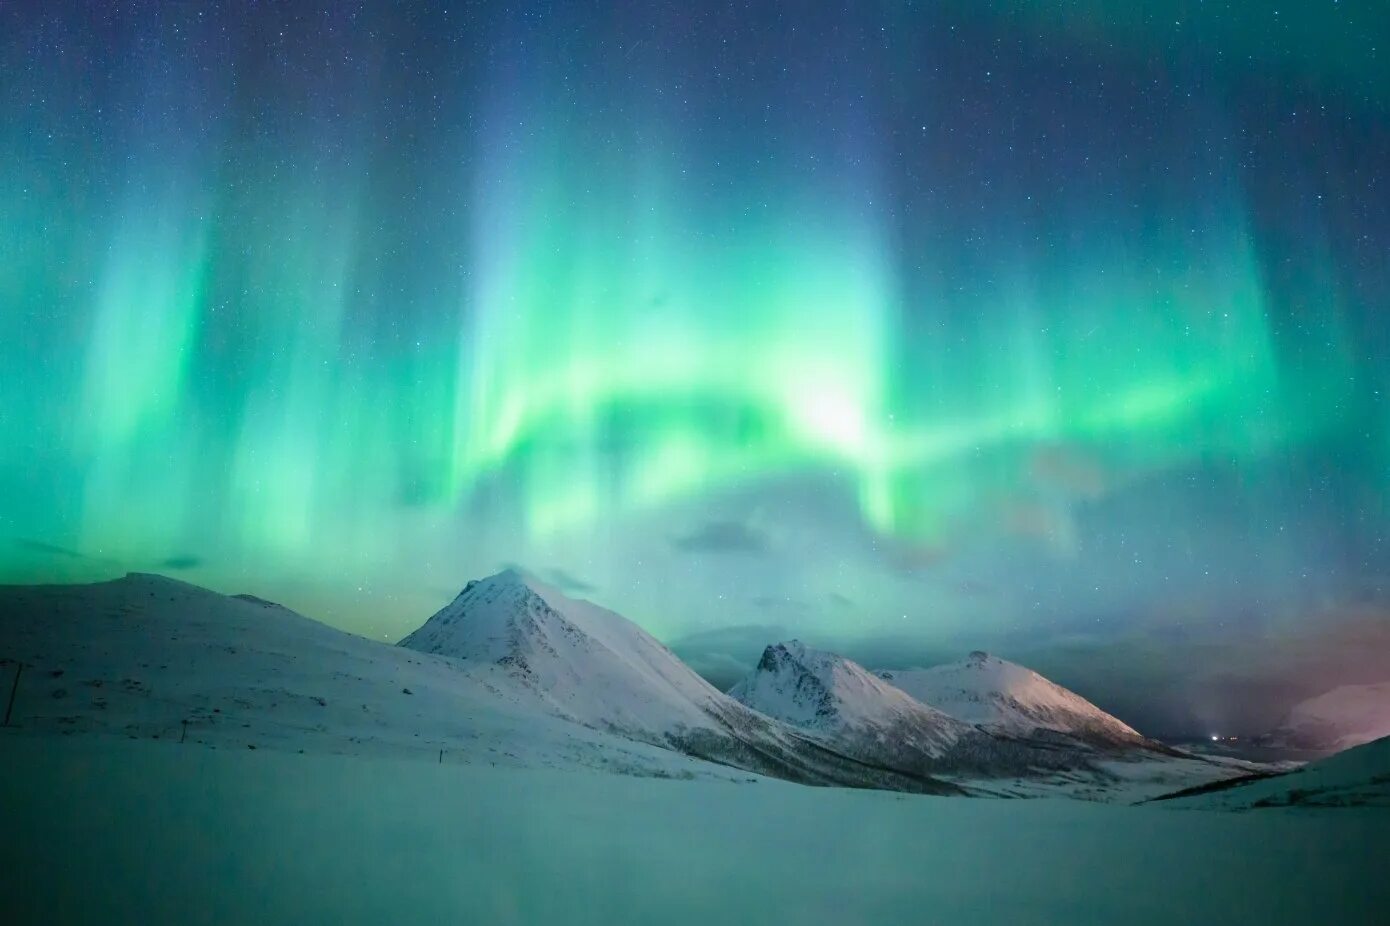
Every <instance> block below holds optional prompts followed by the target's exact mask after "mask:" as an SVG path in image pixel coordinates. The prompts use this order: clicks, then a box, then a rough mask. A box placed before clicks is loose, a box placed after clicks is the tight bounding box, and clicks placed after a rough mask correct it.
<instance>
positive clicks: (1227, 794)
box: [1165, 736, 1390, 859]
mask: <svg viewBox="0 0 1390 926" xmlns="http://www.w3.org/2000/svg"><path fill="white" fill-rule="evenodd" d="M1165 803H1167V804H1168V805H1169V806H1172V807H1182V808H1194V809H1222V810H1255V809H1261V808H1269V807H1302V808H1308V807H1326V808H1331V807H1339V808H1355V807H1378V808H1384V809H1387V810H1390V736H1388V737H1384V738H1382V739H1378V740H1376V741H1375V742H1372V743H1365V744H1363V745H1360V746H1355V747H1353V748H1351V749H1348V750H1346V751H1345V752H1340V753H1338V754H1337V755H1335V756H1331V757H1329V758H1326V759H1322V760H1320V761H1318V762H1312V763H1309V764H1308V765H1305V766H1304V767H1303V768H1301V769H1298V770H1297V771H1293V772H1289V773H1287V774H1284V775H1275V776H1273V777H1269V778H1261V779H1259V780H1257V781H1251V782H1248V783H1244V784H1239V785H1233V786H1231V787H1226V788H1219V789H1214V790H1211V791H1210V792H1208V793H1205V794H1196V795H1192V796H1190V797H1179V798H1174V799H1173V800H1171V801H1166V802H1165ZM1387 822H1388V823H1390V821H1387ZM1387 832H1388V833H1390V831H1387ZM1386 838H1387V839H1390V835H1387V837H1386ZM1381 856H1382V859H1384V858H1385V851H1384V849H1383V848H1382V851H1381Z"/></svg>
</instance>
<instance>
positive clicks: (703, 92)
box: [0, 0, 1390, 724]
mask: <svg viewBox="0 0 1390 926" xmlns="http://www.w3.org/2000/svg"><path fill="white" fill-rule="evenodd" d="M1111 6H1113V4H1101V3H1099V2H1098V0H1097V2H1085V0H1083V2H1072V3H1061V2H1041V3H1028V4H1025V3H1013V4H1010V3H1003V2H978V3H961V2H941V3H920V4H914V3H902V2H896V3H869V4H856V5H850V6H848V7H838V6H836V7H833V8H832V7H829V6H825V5H821V4H780V3H760V4H753V5H751V6H745V5H726V4H722V3H715V4H699V3H695V4H689V3H660V2H659V3H650V4H646V3H643V4H630V5H627V4H625V5H606V4H594V3H569V4H556V5H549V4H500V3H498V4H493V3H471V4H458V5H453V4H438V5H427V4H409V5H390V4H385V3H334V4H329V5H327V6H326V7H325V6H318V5H312V4H308V3H288V2H287V3H254V4H253V3H246V4H189V5H184V4H159V3H126V4H110V5H104V4H103V5H93V4H76V3H55V4H23V3H20V4H5V5H0V68H3V74H4V75H5V80H4V81H3V83H0V164H3V165H4V169H3V170H2V171H0V370H2V371H3V373H2V374H0V579H3V580H4V581H15V582H35V581H71V580H86V579H95V578H105V577H109V576H111V575H114V574H119V573H120V572H122V571H125V570H127V569H141V570H149V571H161V572H166V573H169V574H171V575H176V576H178V577H181V578H187V579H188V580H190V581H195V582H198V583H200V584H204V585H208V586H210V587H213V588H217V589H221V590H226V591H249V592H254V593H255V594H258V595H260V596H262V597H265V598H271V599H274V600H278V601H283V602H285V603H286V604H288V605H290V606H293V607H295V608H297V609H299V610H302V611H304V612H305V613H307V614H309V615H311V616H314V617H317V618H319V619H322V620H325V621H328V622H330V623H334V624H336V625H339V626H342V627H345V628H347V629H351V630H355V631H358V632H362V633H365V634H369V635H372V636H376V637H383V636H384V637H388V638H390V639H396V638H398V637H400V636H401V635H403V634H404V633H406V632H407V631H409V630H410V629H413V627H415V626H416V625H417V624H418V623H419V622H420V621H421V620H423V618H424V617H425V616H426V615H427V614H429V613H430V612H431V611H432V610H433V609H434V608H436V607H437V606H438V605H439V604H441V603H442V602H443V601H444V600H446V599H447V598H449V597H450V596H452V594H454V593H455V592H456V591H457V589H458V588H459V587H461V586H462V584H463V583H464V581H466V580H467V579H468V578H471V577H474V576H478V575H481V574H484V573H487V572H490V571H493V570H495V569H496V568H497V567H498V566H500V565H502V564H504V563H520V564H523V565H524V566H526V567H527V568H530V569H532V570H535V571H536V572H537V573H538V574H540V575H541V576H542V577H543V578H547V579H548V580H550V581H552V582H556V583H558V584H560V585H562V586H564V587H567V588H569V589H572V590H574V591H576V592H578V593H582V594H584V595H586V596H589V597H593V598H594V599H595V600H598V601H601V602H602V603H604V604H606V605H609V606H611V607H614V608H616V609H618V610H620V611H622V612H623V613H625V614H627V615H629V616H631V617H633V618H634V619H636V620H638V621H639V622H641V623H642V624H643V625H644V626H646V627H647V628H648V629H649V630H651V631H652V632H654V633H656V634H657V635H658V636H660V637H662V638H663V639H665V640H667V641H668V642H671V643H673V644H674V645H676V646H677V649H678V650H680V651H682V652H684V653H687V654H690V655H691V658H692V661H693V662H695V664H696V665H697V666H699V667H701V668H702V669H704V670H706V671H709V672H710V673H711V675H712V676H713V675H717V674H718V673H719V672H720V671H721V669H722V668H728V669H729V670H730V671H732V666H733V665H734V664H736V663H737V662H738V661H739V660H740V659H745V658H748V657H750V656H752V655H755V653H750V652H748V647H749V646H751V645H753V644H751V643H749V642H748V641H750V640H755V639H756V640H759V641H760V642H769V640H767V639H762V637H764V636H766V635H767V634H770V633H773V632H779V631H788V632H790V633H794V634H798V635H801V636H803V637H806V638H810V639H821V640H825V641H841V645H843V646H845V647H847V648H848V649H849V650H850V651H851V652H852V653H855V652H857V651H856V650H855V649H854V648H855V647H859V648H860V649H861V650H863V651H864V653H866V654H875V655H877V656H878V657H879V658H880V659H881V661H883V662H885V663H900V662H902V661H904V660H908V661H910V660H911V659H912V658H915V657H916V656H917V655H922V654H932V653H942V654H945V655H953V654H955V653H958V652H961V651H964V650H968V649H972V648H977V647H981V646H984V647H992V648H999V649H1001V651H1003V652H1005V653H1008V654H1010V655H1014V656H1017V657H1020V658H1032V659H1033V661H1034V663H1035V664H1036V665H1037V666H1038V667H1039V668H1042V669H1047V668H1048V667H1049V666H1050V665H1055V666H1058V667H1062V668H1061V669H1060V671H1063V672H1064V673H1065V667H1066V666H1068V665H1074V664H1075V662H1076V660H1081V659H1086V658H1089V657H1088V656H1087V654H1092V653H1095V652H1096V651H1097V647H1112V649H1111V650H1109V651H1108V652H1110V653H1111V655H1109V656H1106V657H1105V658H1104V659H1103V660H1102V661H1103V662H1105V663H1106V664H1107V665H1110V664H1114V665H1115V666H1123V667H1130V668H1128V669H1124V670H1123V671H1131V670H1132V667H1133V666H1134V665H1138V664H1142V665H1143V666H1145V667H1146V669H1145V671H1146V672H1147V673H1148V674H1146V675H1145V676H1144V677H1145V678H1154V679H1157V678H1171V677H1172V675H1173V672H1174V671H1177V673H1178V675H1179V676H1181V678H1182V681H1181V682H1180V683H1177V682H1174V683H1172V684H1173V685H1175V686H1176V687H1177V688H1178V689H1181V690H1180V691H1178V692H1177V693H1176V694H1175V695H1174V700H1175V701H1177V702H1181V705H1182V706H1181V708H1173V709H1172V710H1170V711H1169V712H1168V713H1163V714H1161V716H1162V717H1163V719H1164V721H1165V722H1167V720H1168V719H1169V718H1176V719H1174V720H1172V722H1173V723H1175V724H1177V723H1182V722H1187V721H1188V720H1192V719H1195V720H1200V721H1201V722H1203V723H1208V722H1213V723H1214V722H1222V723H1224V722H1226V720H1227V716H1228V715H1227V714H1226V713H1223V711H1229V712H1231V716H1245V715H1244V714H1242V713H1241V712H1242V711H1245V710H1247V709H1246V708H1243V707H1235V708H1227V707H1223V706H1220V704H1219V702H1221V700H1222V698H1221V697H1218V694H1219V693H1220V692H1227V691H1239V692H1246V691H1265V690H1268V688H1269V686H1270V685H1271V684H1273V683H1271V682H1270V681H1269V680H1268V679H1269V676H1270V674H1271V673H1274V672H1275V671H1276V670H1277V671H1278V672H1283V673H1284V674H1285V675H1287V674H1288V673H1289V672H1292V673H1293V674H1294V675H1295V676H1297V677H1300V678H1303V679H1306V680H1307V684H1308V685H1314V682H1313V679H1314V678H1324V677H1330V676H1332V675H1337V676H1338V677H1344V676H1348V675H1350V676H1355V675H1356V674H1357V673H1358V672H1361V673H1364V672H1367V671H1370V669H1369V667H1370V666H1371V664H1372V660H1373V659H1374V658H1380V657H1381V656H1383V654H1384V650H1377V649H1375V646H1368V645H1365V642H1364V641H1366V640H1369V639H1374V640H1376V641H1380V643H1379V644H1377V645H1383V644H1384V642H1386V641H1387V638H1390V633H1386V632H1385V628H1386V627H1387V615H1390V589H1387V586H1386V583H1387V578H1386V577H1387V576H1390V562H1387V551H1386V546H1385V539H1384V535H1385V531H1386V528H1387V526H1388V524H1387V520H1388V519H1390V508H1388V507H1387V491H1388V490H1390V407H1387V404H1386V399H1385V391H1386V390H1387V388H1390V325H1387V319H1390V26H1387V23H1386V19H1385V17H1384V14H1383V12H1381V11H1379V10H1378V9H1377V5H1376V4H1374V3H1356V2H1331V0H1329V2H1318V3H1303V4H1298V5H1297V6H1298V8H1297V9H1295V10H1282V11H1274V10H1271V9H1270V8H1269V7H1268V5H1266V4H1256V3H1246V2H1230V3H1224V4H1216V3H1205V4H1204V3H1186V2H1184V3H1173V2H1157V0H1153V2H1143V3H1135V4H1129V5H1127V11H1122V12H1116V11H1114V10H1112V9H1110V7H1111ZM1309 639H1317V640H1320V641H1328V640H1333V641H1340V642H1337V643H1336V645H1335V646H1332V647H1331V648H1328V647H1327V646H1320V647H1317V648H1315V649H1316V653H1314V654H1313V655H1308V654H1307V653H1304V654H1303V655H1301V656H1300V657H1298V658H1299V659H1302V660H1303V661H1302V662H1297V664H1296V665H1293V668H1292V669H1291V668H1290V665H1292V664H1291V663H1290V662H1289V660H1290V659H1291V658H1292V657H1290V656H1288V652H1287V651H1288V650H1290V649H1293V650H1299V651H1300V652H1302V650H1303V648H1304V647H1305V641H1307V640H1309ZM1233 648H1234V649H1238V650H1240V651H1241V652H1246V653H1248V654H1250V655H1248V657H1246V658H1244V659H1243V661H1241V662H1240V663H1239V664H1238V665H1233V664H1232V663H1231V661H1230V658H1231V657H1230V653H1231V652H1232V649H1233ZM1124 654H1128V655H1124ZM724 663H728V665H727V666H724ZM1175 666H1181V667H1182V668H1181V669H1180V670H1175V669H1174V668H1173V667H1175ZM1115 671H1116V672H1117V673H1120V672H1121V671H1122V669H1121V668H1116V669H1115ZM1165 672H1167V673H1168V674H1167V675H1165ZM1062 680H1063V681H1067V680H1068V679H1066V678H1065V674H1064V677H1063V678H1062ZM1349 680H1352V681H1355V680H1358V679H1355V678H1350V679H1349ZM1360 680H1364V681H1379V680H1381V679H1379V678H1375V679H1372V678H1366V679H1360ZM1093 684H1094V685H1095V686H1098V687H1104V685H1105V684H1106V683H1105V681H1104V680H1103V679H1102V680H1100V681H1095V682H1093ZM1261 686H1263V687H1261ZM1080 687H1082V688H1083V689H1084V687H1085V686H1084V685H1082V686H1080ZM1294 687H1297V686H1296V685H1295V686H1294ZM1314 687H1316V686H1314ZM1236 700H1239V698H1237V699H1236ZM1121 706H1123V705H1121ZM1204 712H1205V713H1204Z"/></svg>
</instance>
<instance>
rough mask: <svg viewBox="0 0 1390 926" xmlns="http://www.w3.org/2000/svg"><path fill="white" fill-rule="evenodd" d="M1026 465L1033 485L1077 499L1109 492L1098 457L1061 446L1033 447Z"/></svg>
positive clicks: (1108, 485)
mask: <svg viewBox="0 0 1390 926" xmlns="http://www.w3.org/2000/svg"><path fill="white" fill-rule="evenodd" d="M1028 468H1029V472H1030V474H1031V475H1032V477H1033V482H1034V484H1035V485H1037V486H1039V487H1041V488H1047V489H1052V490H1055V491H1058V492H1061V493H1063V494H1064V495H1066V496H1068V497H1070V498H1073V499H1078V500H1087V501H1090V500H1095V499H1098V498H1100V497H1101V496H1102V495H1104V494H1105V493H1106V492H1107V491H1109V489H1110V487H1111V482H1112V479H1111V477H1110V474H1109V473H1108V472H1106V470H1105V467H1104V466H1102V465H1101V463H1100V461H1099V460H1096V459H1094V458H1092V457H1091V456H1089V455H1087V454H1086V453H1084V452H1083V451H1081V450H1078V449H1076V448H1073V447H1066V446H1063V445H1057V444H1052V445H1047V446H1042V447H1038V448H1036V449H1035V450H1034V451H1033V454H1032V457H1031V459H1030V460H1029V461H1028Z"/></svg>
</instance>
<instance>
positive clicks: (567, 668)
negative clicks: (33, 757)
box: [0, 570, 1249, 801]
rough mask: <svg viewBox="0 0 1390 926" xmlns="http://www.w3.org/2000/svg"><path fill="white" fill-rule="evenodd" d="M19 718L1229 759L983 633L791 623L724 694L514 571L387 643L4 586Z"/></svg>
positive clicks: (548, 739)
mask: <svg viewBox="0 0 1390 926" xmlns="http://www.w3.org/2000/svg"><path fill="white" fill-rule="evenodd" d="M0 663H2V664H0V684H9V683H10V680H11V679H12V678H14V677H15V676H13V675H12V674H11V673H13V672H15V671H16V670H17V667H19V666H22V669H18V671H19V673H20V674H19V676H18V684H17V685H16V686H15V689H14V690H15V692H16V699H15V705H14V708H13V725H14V726H16V727H18V728H19V729H21V730H23V731H26V732H30V733H55V732H56V733H66V734H74V733H108V734H109V733H117V734H123V735H127V736H133V737H141V738H146V737H158V738H165V739H170V738H173V739H179V740H182V741H186V742H194V743H202V744H205V745H210V746H217V747H231V746H235V747H240V748H261V747H269V748H278V749H291V750H300V751H304V750H313V751H328V752H339V753H347V754H354V755H362V754H414V755H417V756H421V757H430V758H433V759H434V760H435V761H439V762H446V761H447V762H457V763H470V764H477V763H488V764H494V765H513V766H518V767H557V768H565V767H583V768H598V769H605V770H610V771H617V772H622V773H627V774H638V775H655V776H663V777H711V778H728V779H738V778H739V777H740V776H741V775H742V776H744V777H746V776H747V773H750V772H752V773H757V774H762V775H770V776H775V777H779V778H786V779H790V780H793V781H799V782H803V783H808V784H820V785H840V786H850V787H870V788H884V789H892V790H901V791H913V792H923V793H936V794H977V795H1000V796H1033V795H1040V794H1062V795H1071V796H1079V797H1087V798H1092V799H1102V800H1126V801H1127V800H1133V799H1137V798H1140V797H1150V796H1154V795H1156V794H1160V793H1165V792H1167V791H1173V790H1177V789H1179V788H1183V787H1188V786H1192V785H1199V784H1204V783H1208V782H1211V781H1216V780H1221V779H1225V778H1230V777H1232V776H1235V775H1240V774H1244V773H1245V772H1247V771H1248V770H1249V766H1246V765H1241V764H1239V763H1235V762H1231V761H1228V760H1213V759H1201V758H1197V757H1194V756H1190V755H1186V754H1182V753H1177V752H1176V751H1174V750H1171V749H1168V748H1167V747H1164V746H1162V745H1161V744H1158V743H1155V742H1153V741H1151V740H1147V739H1145V738H1144V737H1142V736H1141V735H1140V734H1138V733H1137V732H1136V731H1134V730H1133V729H1131V728H1130V727H1128V726H1127V725H1125V724H1124V723H1123V722H1121V721H1119V720H1118V719H1116V718H1114V717H1112V716H1110V715H1109V714H1106V713H1105V712H1104V711H1102V710H1100V709H1099V708H1097V707H1096V706H1095V705H1092V704H1090V703H1089V702H1087V701H1086V700H1085V699H1083V698H1081V697H1079V696H1078V695H1076V694H1074V693H1072V692H1069V691H1067V690H1066V689H1064V688H1061V687H1060V686H1057V685H1054V684H1053V683H1051V682H1049V681H1047V680H1046V679H1044V678H1042V677H1041V676H1039V675H1037V674H1036V673H1033V672H1031V671H1029V670H1027V669H1025V668H1023V667H1021V666H1016V665H1014V664H1012V663H1008V662H1005V661H1003V660H999V659H995V658H993V657H989V656H986V655H984V654H972V656H971V657H970V659H968V660H967V661H966V662H965V663H962V664H959V665H954V666H941V667H934V668H930V669H913V670H905V671H899V670H894V671H885V672H878V673H875V672H872V671H870V670H868V669H865V668H864V667H862V666H859V665H857V664H856V663H854V662H852V661H850V660H847V659H844V658H842V657H840V656H837V655H835V654H832V653H826V652H821V651H817V650H814V649H811V648H809V647H806V646H805V645H803V644H801V643H799V642H796V641H791V642H788V643H781V644H774V645H772V646H769V647H768V648H767V650H766V651H765V652H764V654H763V657H762V659H761V660H760V662H759V664H758V666H757V668H756V669H755V670H754V671H753V672H752V673H751V674H750V675H749V676H748V677H747V678H745V679H744V680H743V681H741V682H740V683H739V684H738V685H736V686H735V687H734V689H733V690H732V691H731V692H730V693H729V694H727V695H726V694H724V693H722V692H720V691H718V690H717V689H715V688H714V687H712V686H711V685H710V684H709V683H707V682H706V681H705V680H704V679H703V678H701V677H700V676H698V675H697V674H696V673H695V672H694V671H693V670H691V669H690V668H689V667H688V666H686V665H685V664H684V663H682V662H681V661H680V660H679V659H678V658H677V657H676V656H675V655H674V654H673V653H672V652H671V651H670V650H669V649H667V648H666V647H665V646H663V645H662V644H661V643H660V642H658V641H657V640H656V639H655V638H653V637H652V636H650V635H649V634H647V633H646V632H645V631H643V630H642V629H641V628H640V627H638V626H637V625H636V624H634V623H632V622H630V621H628V620H627V619H625V618H623V617H621V616H620V615H618V614H615V613H614V612H612V611H608V610H605V609H603V608H600V607H598V606H596V605H593V604H590V603H588V602H584V601H576V600H574V599H571V598H569V597H567V596H565V595H563V594H562V593H560V592H559V591H557V590H556V589H554V588H551V587H549V586H547V585H545V584H543V583H540V582H537V581H536V580H535V579H533V578H531V577H529V576H526V575H523V574H522V573H520V572H517V571H514V570H508V571H504V572H502V573H499V574H498V575H495V576H491V577H489V578H486V579H482V580H479V581H473V582H469V583H468V585H467V586H466V587H465V588H464V590H463V591H462V592H461V593H460V594H459V596H458V597H457V598H455V599H454V601H452V602H451V603H450V604H448V605H447V606H445V607H444V608H443V609H441V610H440V611H439V612H438V613H437V614H435V615H434V616H433V617H431V618H430V619H429V620H428V621H426V622H425V624H424V625H423V626H421V627H420V628H419V629H418V630H416V631H415V632H414V633H412V634H410V635H409V636H407V637H406V638H405V639H404V640H402V641H401V643H400V644H399V645H397V646H389V645H386V644H382V643H377V642H373V641H370V640H366V639H363V638H361V637H357V636H354V635H352V634H347V633H343V632H341V631H337V630H334V629H332V628H329V627H326V626H324V625H322V624H319V623H317V622H314V621H312V620H309V619H307V618H304V617H302V616H300V615H298V614H295V613H294V612H292V611H289V610H288V609H285V608H282V607H280V606H278V605H274V604H271V603H269V602H265V601H262V600H260V599H257V598H253V597H250V596H224V595H219V594H216V593H214V592H211V591H208V590H206V589H202V588H198V587H197V586H193V585H188V584H186V583H182V582H176V581H173V580H170V579H165V578H161V577H158V576H149V575H138V574H137V575H131V576H127V577H126V578H124V579H120V580H117V581H114V582H106V583H98V584H94V585H81V586H9V587H0Z"/></svg>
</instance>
